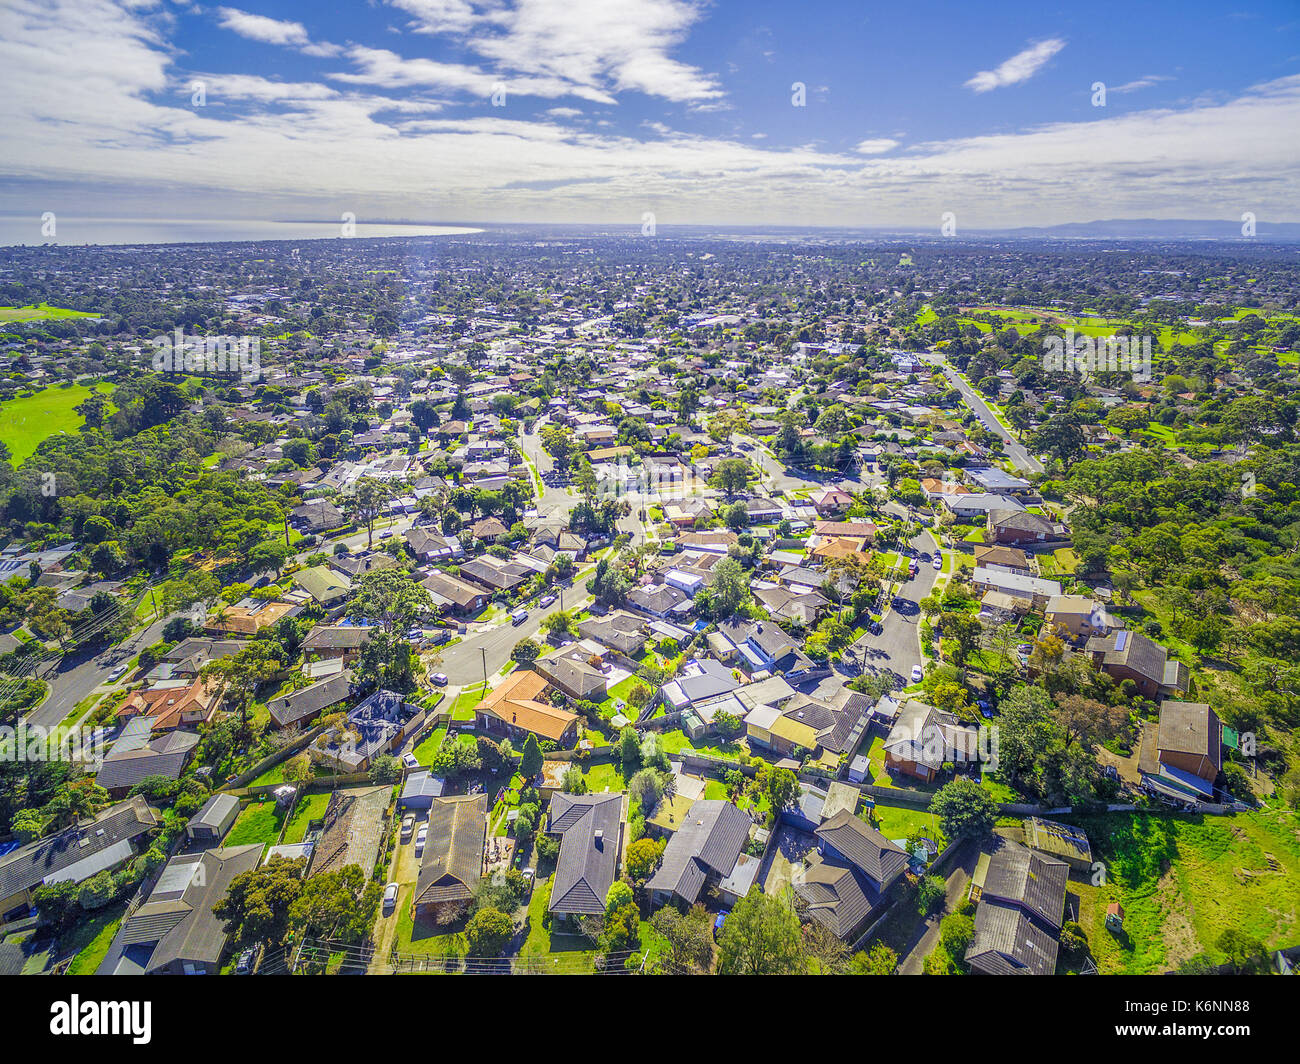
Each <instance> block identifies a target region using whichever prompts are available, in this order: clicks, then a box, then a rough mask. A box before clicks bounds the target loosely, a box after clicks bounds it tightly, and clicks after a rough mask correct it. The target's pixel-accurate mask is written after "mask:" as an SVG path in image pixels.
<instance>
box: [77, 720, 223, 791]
mask: <svg viewBox="0 0 1300 1064" xmlns="http://www.w3.org/2000/svg"><path fill="white" fill-rule="evenodd" d="M141 739H143V740H147V741H143V742H140V744H139V745H136V744H135V743H129V744H128V745H126V746H124V745H123V743H122V740H121V739H119V740H118V741H117V742H115V743H114V744H113V749H112V750H110V751H109V752H108V754H107V755H105V757H104V761H103V763H102V764H101V765H100V767H99V772H98V774H97V775H96V776H95V782H96V783H98V784H99V785H100V786H101V787H103V788H104V790H106V791H108V795H109V797H110V798H125V797H126V796H127V795H128V794H129V793H130V791H131V788H132V787H134V786H135V785H136V784H137V783H139V782H140V781H141V780H143V779H145V778H146V777H147V776H164V777H166V778H167V779H169V780H177V779H180V778H181V773H182V772H184V771H185V765H186V764H187V763H188V762H189V759H190V755H191V754H192V753H193V752H194V748H195V747H196V746H198V745H199V735H198V733H197V732H192V731H180V730H178V731H171V732H166V733H164V734H162V735H158V736H155V737H154V738H152V739H149V738H148V737H147V736H141Z"/></svg>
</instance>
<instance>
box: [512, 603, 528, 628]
mask: <svg viewBox="0 0 1300 1064" xmlns="http://www.w3.org/2000/svg"><path fill="white" fill-rule="evenodd" d="M526 620H528V611H527V610H526V609H524V608H523V607H522V606H521V607H520V608H519V609H517V610H515V612H514V613H512V614H511V615H510V623H511V624H523V623H524V621H526Z"/></svg>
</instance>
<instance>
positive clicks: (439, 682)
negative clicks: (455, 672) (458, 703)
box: [429, 672, 447, 687]
mask: <svg viewBox="0 0 1300 1064" xmlns="http://www.w3.org/2000/svg"><path fill="white" fill-rule="evenodd" d="M429 679H431V680H432V681H433V682H434V684H435V686H437V687H446V686H447V674H446V673H445V672H435V673H434V674H433V675H432V676H430V677H429Z"/></svg>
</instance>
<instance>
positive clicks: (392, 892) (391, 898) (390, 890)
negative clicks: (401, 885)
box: [384, 883, 397, 912]
mask: <svg viewBox="0 0 1300 1064" xmlns="http://www.w3.org/2000/svg"><path fill="white" fill-rule="evenodd" d="M396 904H397V884H396V883H389V884H388V886H386V887H385V888H384V912H391V911H392V909H393V907H394V906H395V905H396Z"/></svg>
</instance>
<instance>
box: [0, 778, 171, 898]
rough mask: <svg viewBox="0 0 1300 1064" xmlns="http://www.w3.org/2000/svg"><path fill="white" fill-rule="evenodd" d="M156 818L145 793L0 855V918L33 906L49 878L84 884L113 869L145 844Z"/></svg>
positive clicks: (145, 846)
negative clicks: (54, 833) (95, 876)
mask: <svg viewBox="0 0 1300 1064" xmlns="http://www.w3.org/2000/svg"><path fill="white" fill-rule="evenodd" d="M157 826H158V818H157V817H156V816H154V814H153V812H152V811H151V810H150V808H149V804H148V802H146V801H145V799H144V797H143V796H142V795H136V796H135V797H134V798H129V799H127V800H126V801H125V802H120V803H119V804H117V805H112V806H109V807H108V808H107V809H105V810H104V811H103V812H101V813H100V814H99V815H98V816H97V817H95V818H94V819H90V820H83V821H82V822H81V823H79V824H75V825H73V826H72V827H70V828H65V829H64V830H63V831H60V832H59V833H58V834H57V835H50V836H48V837H46V838H43V839H36V840H34V841H33V842H29V843H27V845H25V846H19V847H16V848H15V849H13V850H11V851H10V852H9V853H5V854H3V855H0V920H4V921H9V920H18V919H21V918H22V917H25V916H26V915H27V914H28V912H29V911H30V910H31V907H32V891H34V890H35V889H36V888H37V887H39V886H43V885H45V884H47V883H62V882H64V881H66V880H71V881H72V882H73V883H81V882H83V881H84V880H87V879H89V878H90V877H91V876H93V875H95V874H96V873H98V872H103V871H111V870H113V869H115V868H117V867H119V866H120V865H123V864H125V863H126V862H127V861H129V860H131V859H132V858H134V857H135V856H136V855H137V854H138V853H142V852H143V851H144V850H145V849H147V845H148V843H147V840H146V839H145V838H144V836H145V835H147V834H148V833H149V832H150V831H152V830H153V829H154V828H156V827H157Z"/></svg>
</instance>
